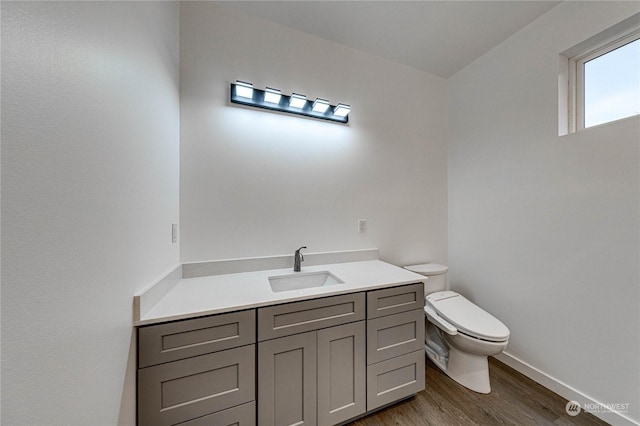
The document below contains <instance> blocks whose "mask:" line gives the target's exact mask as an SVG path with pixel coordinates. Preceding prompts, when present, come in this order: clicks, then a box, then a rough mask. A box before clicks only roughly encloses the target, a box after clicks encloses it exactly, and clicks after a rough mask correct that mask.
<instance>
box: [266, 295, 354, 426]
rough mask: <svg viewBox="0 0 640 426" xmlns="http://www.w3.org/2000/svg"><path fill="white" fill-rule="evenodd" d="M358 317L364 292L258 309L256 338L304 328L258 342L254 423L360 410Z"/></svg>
mask: <svg viewBox="0 0 640 426" xmlns="http://www.w3.org/2000/svg"><path fill="white" fill-rule="evenodd" d="M364 319H365V294H364V293H355V294H348V295H343V296H334V297H327V298H323V299H314V300H309V301H303V302H296V303H290V304H286V305H277V306H273V307H268V308H262V309H259V310H258V335H259V340H262V339H268V338H271V337H272V336H274V335H281V334H284V333H287V332H289V333H291V332H294V333H295V332H300V331H306V332H303V333H300V334H293V335H290V336H285V337H278V338H275V339H270V340H264V341H260V342H259V344H258V371H259V378H258V423H259V425H260V426H272V425H278V426H283V425H316V424H317V425H320V426H324V425H334V424H338V423H341V422H343V421H345V420H348V419H350V418H353V417H356V416H358V415H360V414H363V413H364V412H365V411H366V353H365V351H366V345H365V334H366V325H365V321H364ZM351 321H353V322H351ZM336 324H339V325H336ZM325 327H326V328H325ZM309 329H311V330H314V331H307V330H309ZM315 330H317V331H315Z"/></svg>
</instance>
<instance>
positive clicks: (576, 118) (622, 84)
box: [559, 15, 640, 134]
mask: <svg viewBox="0 0 640 426" xmlns="http://www.w3.org/2000/svg"><path fill="white" fill-rule="evenodd" d="M632 18H633V19H631V20H627V21H625V22H623V23H621V24H625V25H621V24H619V25H617V26H615V27H612V28H611V29H609V30H608V31H605V32H603V33H601V34H599V35H598V36H595V37H593V38H592V39H589V40H586V41H585V42H583V43H580V44H579V45H578V46H575V47H574V48H572V49H569V50H568V51H567V52H565V53H563V56H561V58H562V60H563V61H564V67H563V66H562V65H563V62H561V68H560V80H559V83H560V97H559V104H560V108H561V109H560V120H561V121H562V120H563V117H562V112H563V111H565V113H567V112H568V117H566V116H565V117H566V118H568V120H567V119H566V118H564V121H565V123H562V122H561V123H560V134H566V133H571V132H575V131H579V130H582V129H586V128H589V127H592V126H597V125H599V124H604V123H609V122H611V121H616V120H620V119H623V118H627V117H631V116H635V115H639V114H640V29H639V28H638V24H637V23H638V22H639V18H640V15H634V16H633V17H632ZM628 21H629V22H628ZM629 23H631V24H633V25H632V26H631V28H629V25H628V24H629ZM621 26H624V27H626V28H625V29H626V31H620V27H621ZM612 30H615V34H613V35H612V32H613V31H612ZM563 68H564V69H563ZM563 80H564V81H563ZM567 94H568V96H567ZM562 97H564V99H562Z"/></svg>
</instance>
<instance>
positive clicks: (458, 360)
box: [427, 346, 491, 394]
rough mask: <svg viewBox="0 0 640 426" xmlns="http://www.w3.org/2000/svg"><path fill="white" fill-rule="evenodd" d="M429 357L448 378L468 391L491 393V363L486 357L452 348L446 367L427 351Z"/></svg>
mask: <svg viewBox="0 0 640 426" xmlns="http://www.w3.org/2000/svg"><path fill="white" fill-rule="evenodd" d="M427 356H428V357H429V359H431V361H433V363H434V364H435V365H436V366H438V368H439V369H441V370H442V371H443V372H444V373H445V374H446V375H447V376H449V377H451V378H452V379H453V380H455V381H456V382H458V383H460V384H461V385H462V386H464V387H466V388H467V389H470V390H472V391H474V392H478V393H483V394H487V393H490V392H491V384H490V382H489V363H488V361H487V357H486V356H484V355H472V354H469V353H466V352H462V351H460V350H458V349H456V348H455V347H454V346H450V347H449V357H448V361H447V363H446V367H445V365H444V363H442V362H441V360H435V359H433V356H434V355H433V354H431V353H430V352H429V351H427ZM438 361H440V362H438Z"/></svg>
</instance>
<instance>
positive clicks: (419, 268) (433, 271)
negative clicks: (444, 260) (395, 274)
mask: <svg viewBox="0 0 640 426" xmlns="http://www.w3.org/2000/svg"><path fill="white" fill-rule="evenodd" d="M404 269H408V270H409V271H411V272H415V273H417V274H422V275H426V276H429V275H440V274H444V273H445V272H447V271H448V270H449V267H448V266H444V265H439V264H437V263H422V264H420V265H409V266H405V267H404Z"/></svg>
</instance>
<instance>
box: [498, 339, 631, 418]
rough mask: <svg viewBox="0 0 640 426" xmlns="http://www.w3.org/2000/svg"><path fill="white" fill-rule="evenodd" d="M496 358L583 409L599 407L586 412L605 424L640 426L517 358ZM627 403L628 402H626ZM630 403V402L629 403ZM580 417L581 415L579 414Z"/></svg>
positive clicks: (507, 354)
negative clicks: (577, 403)
mask: <svg viewBox="0 0 640 426" xmlns="http://www.w3.org/2000/svg"><path fill="white" fill-rule="evenodd" d="M495 358H496V359H497V360H498V361H500V362H502V363H504V364H506V365H508V366H509V367H511V368H513V369H514V370H516V371H518V372H520V373H522V374H524V375H525V376H527V377H529V378H530V379H531V380H533V381H535V382H537V383H539V384H541V385H542V386H544V387H545V388H547V389H549V390H551V391H553V392H555V393H557V394H558V395H560V396H562V397H563V398H566V399H567V400H568V401H576V402H579V403H580V406H581V407H585V406H586V407H588V406H597V407H599V408H598V410H586V411H589V412H591V413H592V414H593V415H594V416H596V417H598V418H600V419H602V420H604V421H605V422H607V423H609V424H611V425H614V426H640V423H638V422H637V421H635V420H633V419H630V418H629V417H627V416H626V415H625V414H623V413H619V412H617V411H613V410H609V409H607V408H606V405H605V404H603V403H601V402H600V401H596V400H595V399H593V398H591V397H589V396H587V395H585V394H583V393H582V392H580V391H578V390H576V389H574V388H572V387H571V386H569V385H567V384H566V383H563V382H561V381H560V380H558V379H555V378H553V377H551V376H549V375H548V374H546V373H544V372H542V371H540V370H538V369H537V368H535V367H533V366H532V365H530V364H527V363H526V362H524V361H522V360H521V359H518V358H516V357H515V356H513V355H511V354H509V353H507V352H503V353H501V354H499V355H496V356H495ZM625 402H626V401H625ZM629 402H630V401H629ZM578 415H579V414H578Z"/></svg>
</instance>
